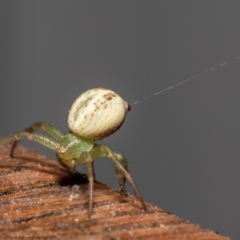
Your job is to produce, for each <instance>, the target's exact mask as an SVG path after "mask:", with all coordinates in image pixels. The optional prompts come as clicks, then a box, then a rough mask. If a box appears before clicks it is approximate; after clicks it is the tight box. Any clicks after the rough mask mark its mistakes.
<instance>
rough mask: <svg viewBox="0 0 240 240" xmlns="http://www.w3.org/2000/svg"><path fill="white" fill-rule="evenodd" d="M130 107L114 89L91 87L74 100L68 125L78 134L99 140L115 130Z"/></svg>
mask: <svg viewBox="0 0 240 240" xmlns="http://www.w3.org/2000/svg"><path fill="white" fill-rule="evenodd" d="M130 109H131V107H130V105H129V104H128V103H127V102H126V101H124V100H123V99H122V98H121V97H120V96H119V95H118V94H117V93H115V92H114V91H112V90H109V89H104V88H93V89H90V90H88V91H86V92H84V93H82V94H81V95H80V96H79V97H78V98H77V99H76V100H75V102H74V103H73V105H72V107H71V109H70V111H69V116H68V125H69V128H70V130H71V131H72V132H73V133H75V134H77V135H79V136H82V137H86V138H89V139H92V140H99V139H102V138H104V137H107V136H109V135H110V134H112V133H113V132H115V131H116V130H117V129H118V128H119V127H120V126H121V125H122V123H123V121H124V119H125V116H126V113H127V112H128V111H129V110H130Z"/></svg>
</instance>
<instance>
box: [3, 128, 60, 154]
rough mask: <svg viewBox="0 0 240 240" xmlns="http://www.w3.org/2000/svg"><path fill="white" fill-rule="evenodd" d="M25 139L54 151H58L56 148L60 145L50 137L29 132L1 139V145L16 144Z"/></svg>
mask: <svg viewBox="0 0 240 240" xmlns="http://www.w3.org/2000/svg"><path fill="white" fill-rule="evenodd" d="M23 138H28V139H29V140H32V141H35V142H38V143H40V144H42V145H44V146H45V147H48V148H51V149H53V150H56V148H57V147H58V145H59V143H58V142H57V141H55V140H54V139H51V138H50V137H48V136H43V135H41V134H35V133H29V132H19V133H16V134H15V135H13V136H11V137H7V138H3V139H0V145H4V144H8V143H14V142H16V141H19V140H21V139H23Z"/></svg>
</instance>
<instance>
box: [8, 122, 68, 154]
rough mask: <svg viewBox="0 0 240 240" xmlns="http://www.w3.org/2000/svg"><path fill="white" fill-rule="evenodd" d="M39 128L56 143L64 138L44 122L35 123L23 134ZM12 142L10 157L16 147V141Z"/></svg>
mask: <svg viewBox="0 0 240 240" xmlns="http://www.w3.org/2000/svg"><path fill="white" fill-rule="evenodd" d="M40 128H41V129H42V130H43V131H45V132H46V133H48V134H49V135H50V136H51V137H53V138H54V139H55V140H57V141H60V140H61V139H62V138H63V137H64V134H62V133H61V132H60V131H59V130H57V129H56V128H54V127H52V126H51V125H49V124H47V123H44V122H36V123H34V124H33V125H32V126H30V127H28V128H26V129H25V130H24V132H29V133H32V132H34V131H37V130H38V129H40ZM17 134H18V133H17ZM12 142H13V144H12V147H11V152H10V157H13V153H14V149H15V147H16V146H17V143H18V140H15V141H12Z"/></svg>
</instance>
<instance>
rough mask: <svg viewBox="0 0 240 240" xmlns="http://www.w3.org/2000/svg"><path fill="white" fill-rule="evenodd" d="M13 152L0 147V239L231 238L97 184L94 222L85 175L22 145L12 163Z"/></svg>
mask: <svg viewBox="0 0 240 240" xmlns="http://www.w3.org/2000/svg"><path fill="white" fill-rule="evenodd" d="M9 151H10V146H8V145H7V146H0V206H1V208H0V232H1V236H0V238H1V237H5V239H109V240H110V239H111V240H114V239H163V240H170V239H172V240H173V239H178V240H182V239H194V240H200V239H201V240H203V239H204V240H210V239H213V240H227V239H229V238H227V237H223V236H219V235H218V234H216V233H214V232H212V231H209V230H206V229H202V228H200V227H199V226H198V225H195V224H192V223H189V222H187V221H185V220H183V219H180V218H178V217H176V216H174V215H172V214H169V213H167V212H165V211H164V210H162V209H160V208H158V207H156V206H154V205H151V204H149V203H147V207H148V212H144V211H143V210H141V207H140V204H139V202H138V201H137V199H136V198H134V197H132V196H128V197H123V196H121V195H120V194H119V193H118V191H117V190H115V189H111V188H109V187H108V186H106V185H104V184H101V183H98V182H95V185H94V209H93V216H92V218H91V219H90V220H89V219H88V217H87V210H88V186H87V180H86V176H85V175H80V174H78V175H71V174H70V173H69V172H68V171H67V170H66V169H65V168H63V167H62V166H61V165H60V164H59V163H57V162H55V161H53V160H49V159H47V158H45V157H44V156H41V155H39V154H37V153H35V152H33V151H30V150H28V149H25V148H22V147H17V148H16V151H15V155H14V158H13V159H10V158H9ZM140 189H141V188H140ZM11 237H12V238H11ZM30 237H31V238H30ZM3 239H4V238H3Z"/></svg>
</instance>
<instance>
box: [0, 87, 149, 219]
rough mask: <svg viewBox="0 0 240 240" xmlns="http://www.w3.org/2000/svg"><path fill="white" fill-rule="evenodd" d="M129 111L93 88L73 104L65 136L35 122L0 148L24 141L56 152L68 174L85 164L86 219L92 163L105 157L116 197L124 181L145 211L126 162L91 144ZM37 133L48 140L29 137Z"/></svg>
mask: <svg viewBox="0 0 240 240" xmlns="http://www.w3.org/2000/svg"><path fill="white" fill-rule="evenodd" d="M129 110H130V106H129V104H128V103H127V102H125V101H124V100H123V99H122V98H121V97H120V96H119V95H118V94H117V93H115V92H113V91H111V90H108V89H104V88H93V89H90V90H88V91H86V92H84V93H82V94H81V95H80V96H79V97H78V98H77V99H76V100H75V102H74V103H73V105H72V107H71V109H70V111H69V116H68V126H69V129H70V133H69V134H67V135H64V134H63V133H61V132H60V131H59V130H57V129H55V128H54V127H52V126H51V125H49V124H47V123H44V122H36V123H35V124H33V125H32V126H31V127H29V128H27V129H26V130H25V131H22V132H19V133H16V134H15V135H13V136H10V137H7V138H3V139H1V140H0V145H3V144H7V143H12V142H16V141H19V140H21V139H22V138H27V139H29V140H32V141H35V142H38V143H40V144H42V145H44V146H46V147H48V148H51V149H53V150H54V151H56V152H57V155H58V159H59V162H60V163H61V164H62V165H63V166H64V167H67V168H68V169H69V170H70V171H72V172H74V171H75V167H76V166H77V165H78V164H86V166H87V176H88V181H89V209H88V217H89V218H90V217H91V215H92V208H93V182H94V170H93V161H94V160H95V159H97V158H101V157H107V158H108V159H109V160H110V161H112V163H113V164H114V166H115V171H116V174H117V177H118V180H119V188H120V193H121V194H122V195H124V196H127V191H126V189H125V182H126V179H127V180H128V181H129V183H130V184H131V186H132V188H133V190H134V192H135V195H136V197H137V198H138V199H139V201H140V203H141V205H142V208H143V209H144V210H145V211H146V210H147V207H146V205H145V203H144V201H143V199H142V197H141V195H140V193H139V190H138V188H137V186H136V184H135V183H134V181H133V179H132V177H131V175H130V173H129V172H128V169H127V160H126V158H125V157H124V156H123V155H122V154H120V153H117V152H114V151H113V150H112V149H111V148H109V147H108V146H106V145H98V144H96V143H95V142H94V141H95V140H99V139H102V138H104V137H106V136H109V135H110V134H112V133H113V132H115V131H116V130H117V129H119V128H120V126H121V125H122V123H123V121H124V119H125V116H126V113H127V112H128V111H129ZM38 129H42V130H43V131H45V132H46V133H48V134H49V136H44V135H41V134H36V133H33V132H34V131H36V130H38Z"/></svg>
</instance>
